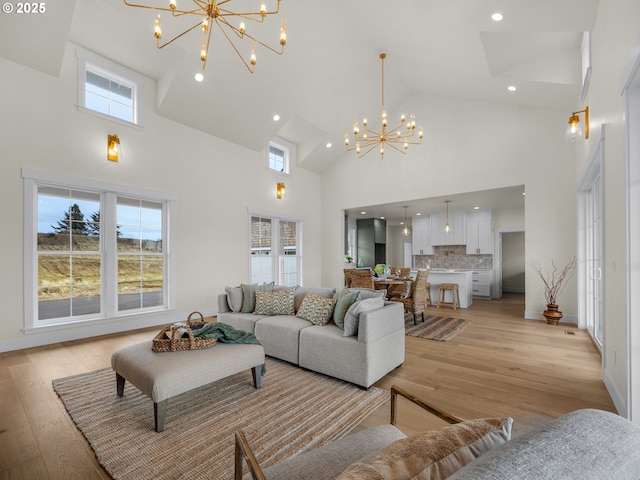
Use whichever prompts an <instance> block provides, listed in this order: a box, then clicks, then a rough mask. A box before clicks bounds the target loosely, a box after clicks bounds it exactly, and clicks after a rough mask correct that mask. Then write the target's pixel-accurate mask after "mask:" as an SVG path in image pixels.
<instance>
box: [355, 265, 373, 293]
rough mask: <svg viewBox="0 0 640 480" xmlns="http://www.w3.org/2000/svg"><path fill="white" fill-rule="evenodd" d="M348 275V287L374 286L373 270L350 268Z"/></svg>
mask: <svg viewBox="0 0 640 480" xmlns="http://www.w3.org/2000/svg"><path fill="white" fill-rule="evenodd" d="M349 276H350V277H351V284H350V285H349V286H350V287H353V288H375V284H374V283H373V282H374V280H373V270H369V269H366V270H351V273H350V274H349Z"/></svg>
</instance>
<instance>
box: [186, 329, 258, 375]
mask: <svg viewBox="0 0 640 480" xmlns="http://www.w3.org/2000/svg"><path fill="white" fill-rule="evenodd" d="M193 336H194V337H202V338H206V339H211V338H217V339H218V341H219V342H222V343H243V344H247V343H248V344H254V345H260V342H259V341H258V339H257V338H256V336H255V335H254V334H253V333H249V332H245V331H243V330H236V329H235V328H233V327H232V326H231V325H227V324H226V323H220V322H209V323H205V324H204V325H203V326H202V328H198V329H196V330H194V331H193ZM265 373H267V365H266V364H264V363H263V364H262V375H264V374H265Z"/></svg>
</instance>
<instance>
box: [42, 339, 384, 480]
mask: <svg viewBox="0 0 640 480" xmlns="http://www.w3.org/2000/svg"><path fill="white" fill-rule="evenodd" d="M214 348H215V347H214ZM172 354H173V353H170V352H167V353H166V355H172ZM200 368H212V367H207V366H203V365H194V366H193V370H191V371H185V372H184V374H185V375H197V374H198V369H200ZM53 387H54V390H55V391H56V393H57V394H58V395H59V397H60V399H61V400H62V402H63V403H64V405H65V407H66V409H67V411H68V412H69V415H70V416H71V418H72V419H73V421H74V422H75V424H76V425H77V426H78V428H79V429H80V431H81V432H82V433H83V435H84V436H85V437H86V439H87V440H88V442H89V444H90V445H91V447H92V448H93V450H94V452H95V454H96V456H97V458H98V461H99V462H100V464H101V465H102V466H103V467H104V468H105V470H106V471H107V472H108V473H109V474H110V475H111V476H112V477H113V478H115V479H136V480H144V479H178V478H180V479H218V478H219V479H226V478H233V470H234V445H235V444H234V434H235V432H236V431H238V430H240V429H242V430H243V431H244V432H245V434H246V436H247V440H248V441H249V444H250V445H251V447H252V449H253V450H254V453H255V455H256V458H257V460H258V462H259V463H260V464H261V465H262V466H268V465H271V464H275V463H279V462H281V461H283V460H286V459H288V458H290V457H292V456H294V455H296V454H298V453H301V452H305V451H307V450H311V449H313V448H315V447H317V446H320V445H323V444H326V443H329V442H331V441H333V440H336V439H338V438H341V437H343V436H344V435H346V434H347V433H348V432H349V431H350V430H351V429H352V428H353V427H354V426H356V425H357V424H358V423H360V422H361V421H362V420H363V419H364V418H365V417H367V416H368V415H369V414H371V413H372V412H373V411H374V410H376V409H377V408H378V407H380V406H381V405H383V404H384V403H385V402H386V401H387V400H388V399H389V392H387V391H385V390H382V389H379V388H375V387H371V388H370V389H369V390H362V389H360V388H358V387H356V386H354V385H352V384H349V383H347V382H343V381H341V380H337V379H334V378H331V377H327V376H324V375H320V374H317V373H314V372H309V371H306V370H303V369H301V368H298V367H295V366H293V365H290V364H288V363H285V362H281V361H279V360H274V359H271V358H268V359H267V373H266V375H265V376H264V377H263V379H262V388H260V389H255V388H253V381H252V377H251V371H250V370H247V371H246V372H242V373H239V374H236V375H233V376H231V377H228V378H226V379H224V380H220V381H217V382H214V383H212V384H210V385H207V386H205V387H201V388H198V389H195V390H192V391H190V392H187V393H184V394H182V395H179V396H177V397H174V398H172V399H169V402H168V407H167V420H166V424H165V429H164V431H163V432H160V433H157V432H156V431H155V430H154V420H153V402H152V400H151V399H150V398H148V397H147V396H145V395H144V394H142V393H141V392H140V391H139V390H138V389H136V388H135V387H134V386H132V385H131V384H130V383H128V382H127V383H126V385H125V391H124V396H123V397H118V396H117V394H116V378H115V373H114V372H113V370H111V369H110V368H107V369H102V370H97V371H94V372H90V373H85V374H81V375H75V376H73V377H67V378H62V379H58V380H54V381H53ZM245 469H246V467H245Z"/></svg>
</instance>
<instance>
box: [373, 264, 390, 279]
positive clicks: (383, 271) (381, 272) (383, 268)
mask: <svg viewBox="0 0 640 480" xmlns="http://www.w3.org/2000/svg"><path fill="white" fill-rule="evenodd" d="M373 270H374V271H375V272H376V274H377V275H378V278H387V276H388V275H389V273H391V267H390V266H389V265H385V264H384V263H378V264H377V265H376V266H375V267H374V268H373Z"/></svg>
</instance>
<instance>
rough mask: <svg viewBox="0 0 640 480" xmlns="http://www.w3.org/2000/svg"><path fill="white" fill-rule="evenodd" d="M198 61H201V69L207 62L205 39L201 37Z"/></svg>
mask: <svg viewBox="0 0 640 480" xmlns="http://www.w3.org/2000/svg"><path fill="white" fill-rule="evenodd" d="M200 60H202V68H204V63H205V62H206V61H207V37H206V36H204V35H203V36H202V42H201V43H200Z"/></svg>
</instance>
